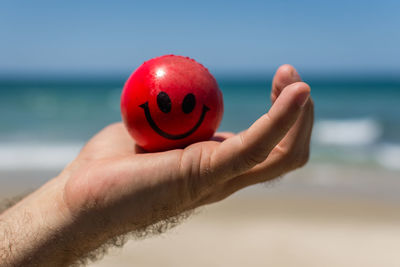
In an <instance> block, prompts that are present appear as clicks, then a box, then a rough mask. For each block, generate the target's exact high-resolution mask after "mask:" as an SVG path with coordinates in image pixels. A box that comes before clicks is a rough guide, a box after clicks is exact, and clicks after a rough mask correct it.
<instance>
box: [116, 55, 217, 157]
mask: <svg viewBox="0 0 400 267" xmlns="http://www.w3.org/2000/svg"><path fill="white" fill-rule="evenodd" d="M223 109H224V107H223V100H222V93H221V91H220V90H219V87H218V84H217V82H216V80H215V78H214V77H213V76H212V75H211V74H210V72H209V71H208V70H207V69H206V68H205V67H204V66H203V65H201V64H199V63H197V62H196V61H195V60H193V59H190V58H188V57H182V56H174V55H166V56H161V57H157V58H153V59H150V60H148V61H146V62H145V63H143V64H142V65H141V66H140V67H139V68H137V69H136V71H134V72H133V73H132V75H131V76H130V77H129V79H128V80H127V81H126V83H125V86H124V89H123V91H122V96H121V113H122V119H123V120H124V123H125V126H126V128H127V129H128V132H129V133H130V135H131V136H132V137H133V138H134V139H135V140H136V143H137V144H138V145H139V146H140V147H142V148H144V149H145V150H147V151H149V152H153V151H163V150H168V149H174V148H183V147H185V146H187V145H189V144H192V143H194V142H199V141H205V140H209V139H210V138H211V137H212V136H213V134H214V132H215V131H216V129H217V128H218V126H219V123H220V122H221V119H222V114H223Z"/></svg>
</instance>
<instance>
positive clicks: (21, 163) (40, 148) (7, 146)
mask: <svg viewBox="0 0 400 267" xmlns="http://www.w3.org/2000/svg"><path fill="white" fill-rule="evenodd" d="M82 145H83V144H81V143H59V144H57V143H53V144H43V143H37V144H32V143H0V170H26V169H29V170H33V169H40V170H47V169H61V168H63V167H64V166H65V165H66V164H68V163H69V162H70V161H71V160H73V159H74V158H75V157H76V155H77V154H78V153H79V150H80V149H81V147H82Z"/></svg>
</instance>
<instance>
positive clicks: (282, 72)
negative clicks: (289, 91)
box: [271, 64, 301, 103]
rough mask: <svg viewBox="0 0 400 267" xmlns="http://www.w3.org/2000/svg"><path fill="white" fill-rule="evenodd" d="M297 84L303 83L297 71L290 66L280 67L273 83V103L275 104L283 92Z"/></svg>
mask: <svg viewBox="0 0 400 267" xmlns="http://www.w3.org/2000/svg"><path fill="white" fill-rule="evenodd" d="M295 82H301V78H300V75H299V74H298V72H297V71H296V69H295V68H294V67H293V66H291V65H289V64H285V65H282V66H280V67H279V68H278V70H277V71H276V73H275V75H274V79H273V81H272V90H271V102H272V103H274V102H275V100H276V98H277V97H278V96H279V95H280V93H281V92H282V90H283V89H284V88H285V87H286V86H288V85H290V84H292V83H295Z"/></svg>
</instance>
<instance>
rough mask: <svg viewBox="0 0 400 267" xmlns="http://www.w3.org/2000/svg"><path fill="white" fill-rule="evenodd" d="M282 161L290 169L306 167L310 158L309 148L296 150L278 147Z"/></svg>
mask: <svg viewBox="0 0 400 267" xmlns="http://www.w3.org/2000/svg"><path fill="white" fill-rule="evenodd" d="M278 149H279V150H278V153H279V155H280V159H281V162H283V164H284V165H285V166H287V167H288V168H289V169H290V170H295V169H298V168H301V167H304V166H305V165H306V164H307V162H308V161H309V158H310V152H309V150H308V149H307V150H302V151H296V150H294V149H286V148H282V147H278Z"/></svg>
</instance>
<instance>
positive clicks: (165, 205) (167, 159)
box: [63, 65, 313, 235]
mask: <svg viewBox="0 0 400 267" xmlns="http://www.w3.org/2000/svg"><path fill="white" fill-rule="evenodd" d="M309 93H310V88H309V87H308V85H307V84H305V83H303V82H301V80H300V77H299V76H298V74H297V72H296V71H295V69H294V68H293V67H291V66H289V65H284V66H282V67H280V68H279V69H278V71H277V73H276V75H275V77H274V81H273V86H272V92H271V99H272V101H273V105H272V107H271V109H270V110H269V112H268V113H267V114H265V115H263V116H262V117H260V118H259V119H258V120H257V121H256V122H254V124H253V125H251V126H250V127H249V128H248V129H246V130H245V131H243V132H241V133H239V134H236V135H235V134H233V133H218V134H216V135H215V136H214V138H213V139H212V140H210V141H205V142H199V143H195V144H192V145H190V146H188V147H186V148H185V149H176V150H171V151H166V152H159V153H145V152H144V151H142V150H141V149H140V148H139V147H137V146H136V144H135V142H134V140H133V139H132V138H131V137H130V136H129V134H128V132H127V131H126V129H125V127H124V125H123V124H122V123H116V124H113V125H110V126H108V127H106V128H105V129H104V130H102V131H101V132H100V133H98V134H97V135H96V136H95V137H93V138H92V139H91V140H90V141H89V142H88V144H87V145H86V146H85V147H84V148H83V149H82V151H81V153H80V154H79V156H78V157H77V158H76V159H75V160H74V161H73V162H72V163H71V164H70V165H69V166H68V167H67V168H66V169H65V170H64V174H66V175H64V176H63V177H65V178H64V180H63V183H64V199H65V202H66V203H67V205H68V207H69V209H70V211H71V213H72V214H74V216H76V217H79V216H81V215H82V216H85V215H88V214H90V218H92V220H93V221H101V223H99V225H103V226H104V227H105V228H108V229H111V228H112V229H114V230H113V231H112V234H110V235H117V234H121V233H124V232H127V231H131V230H134V229H136V228H139V227H143V226H146V225H149V224H152V223H154V222H157V221H159V220H162V219H165V218H168V217H170V216H173V215H176V214H179V213H181V212H183V211H186V210H190V209H193V208H196V207H198V206H201V205H204V204H209V203H212V202H215V201H219V200H221V199H224V198H226V197H227V196H229V195H231V194H232V193H234V192H236V191H238V190H240V189H242V188H244V187H246V186H249V185H252V184H256V183H260V182H263V181H267V180H270V179H273V178H275V177H278V176H280V175H282V174H284V173H286V172H288V171H291V170H293V169H295V168H298V167H300V166H302V165H304V164H305V163H306V161H307V159H308V153H309V143H310V136H311V129H312V124H313V103H312V100H311V99H310V98H309ZM108 232H109V231H108Z"/></svg>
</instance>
